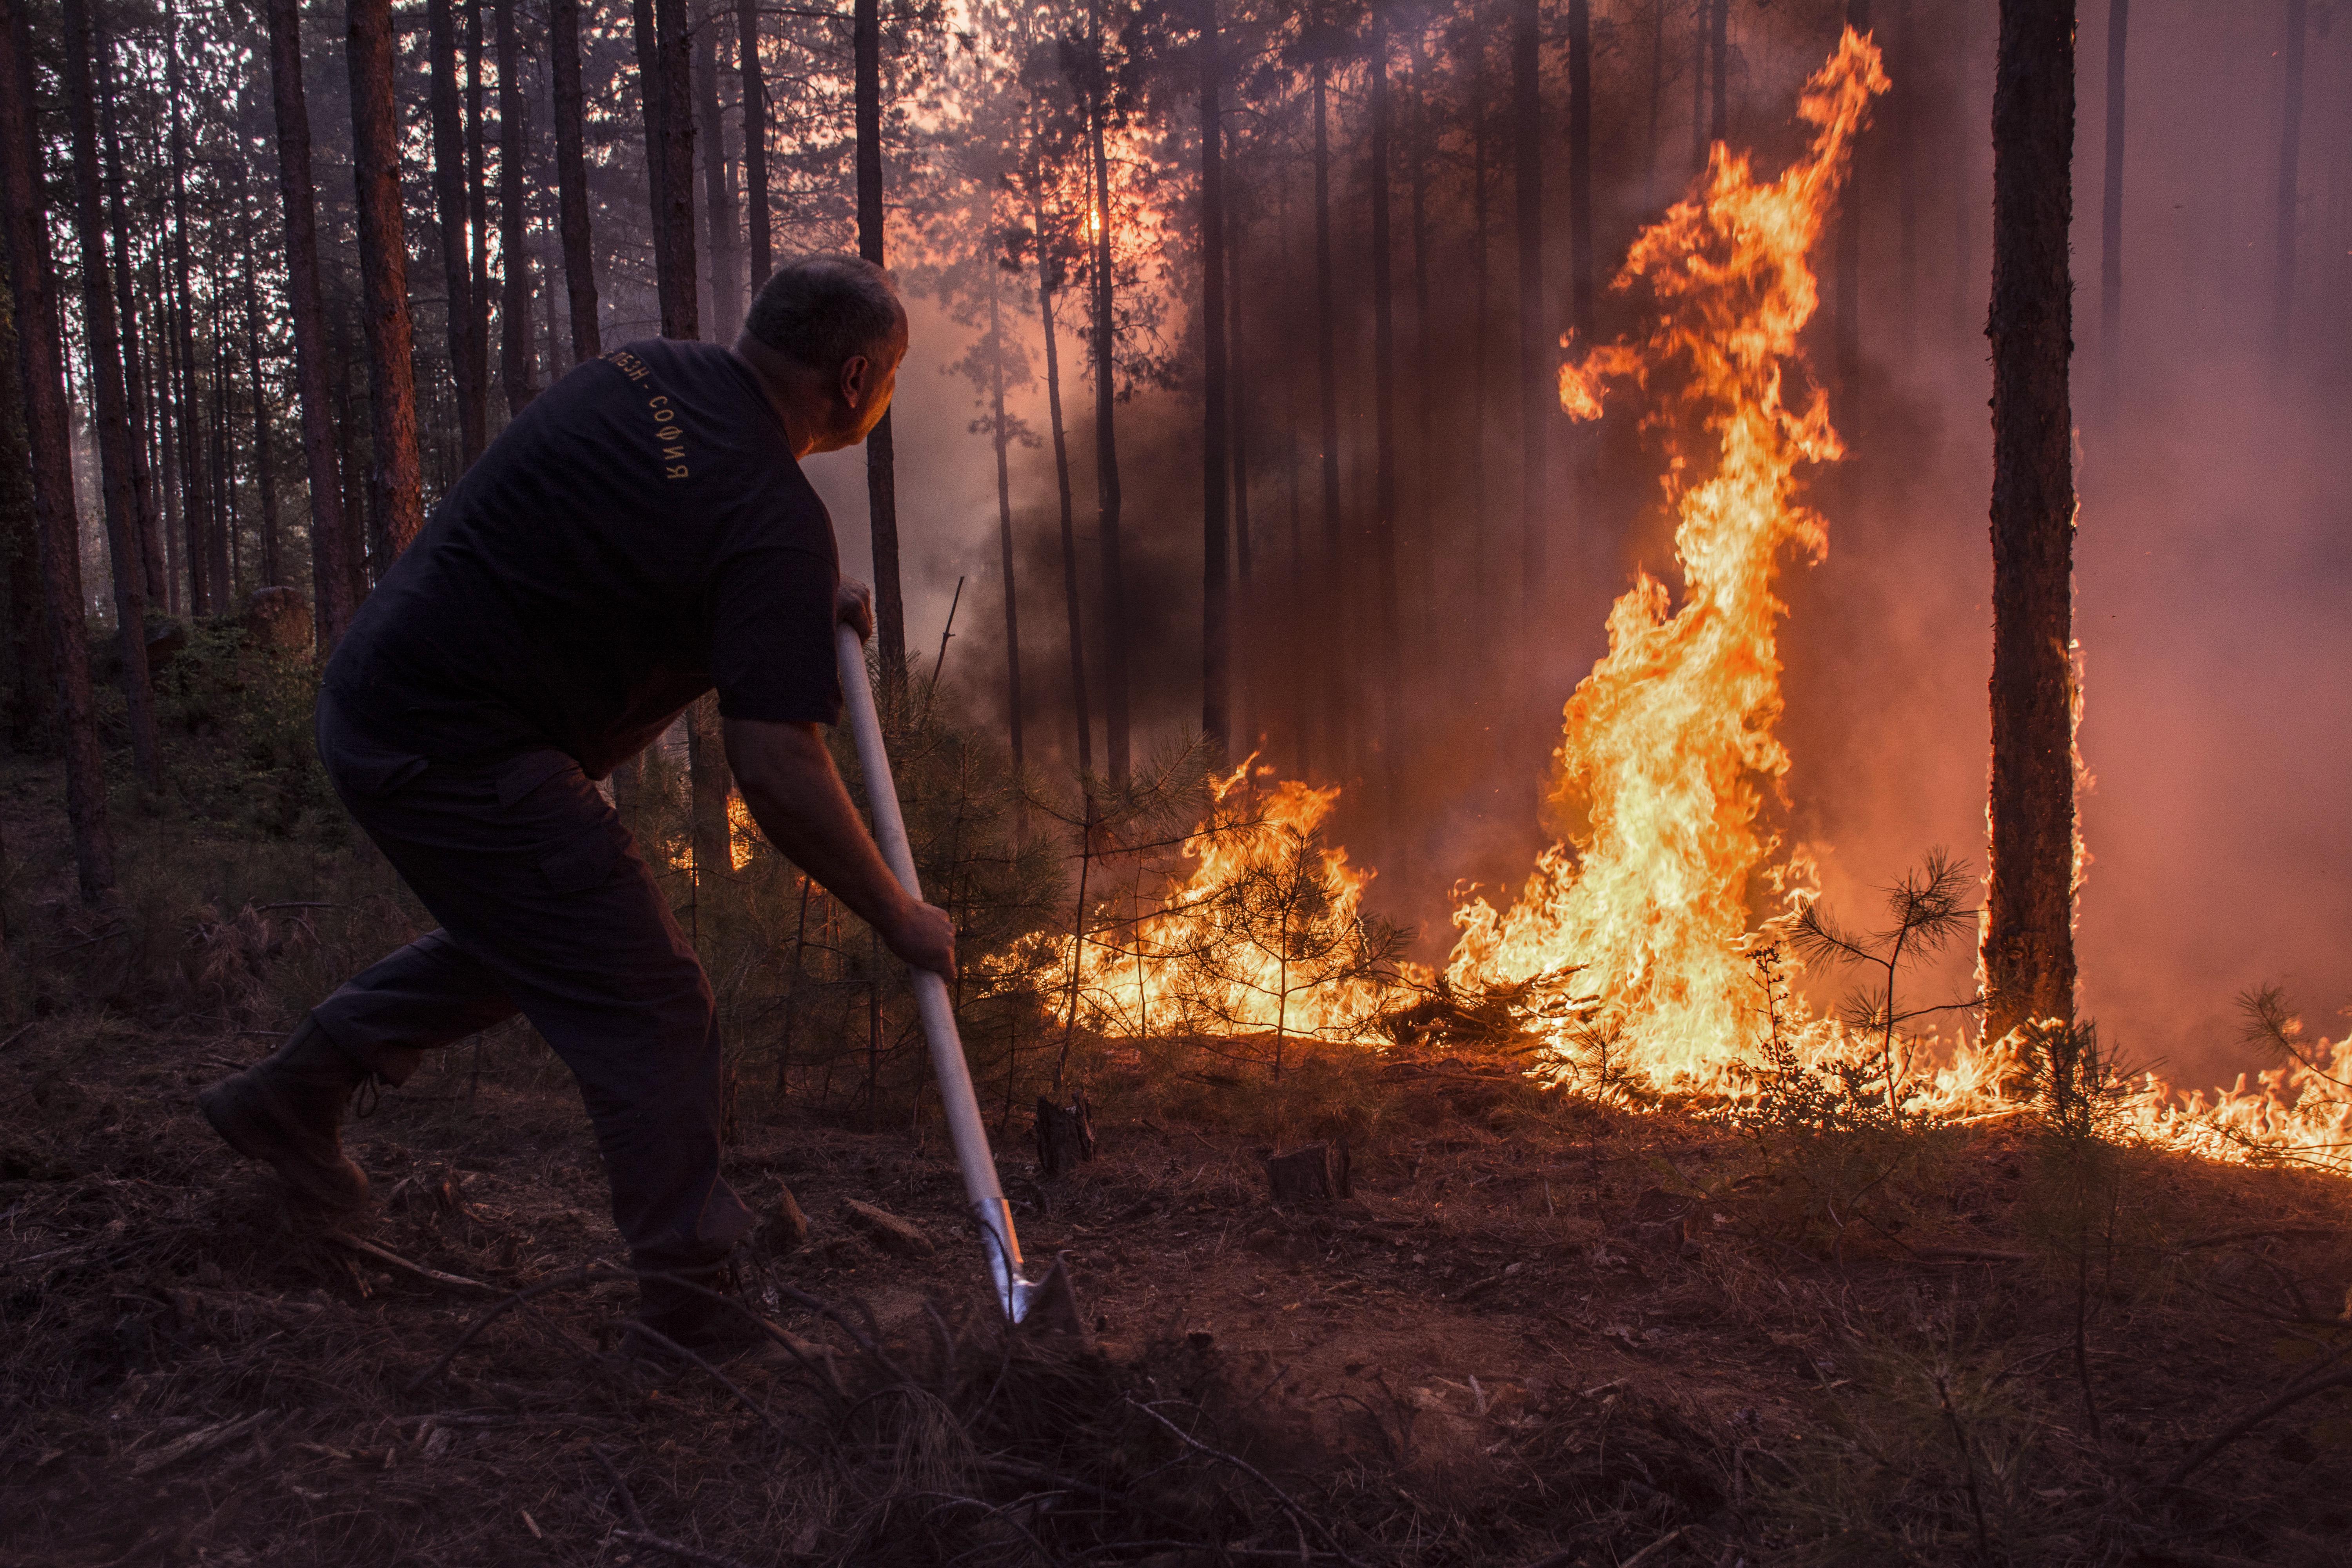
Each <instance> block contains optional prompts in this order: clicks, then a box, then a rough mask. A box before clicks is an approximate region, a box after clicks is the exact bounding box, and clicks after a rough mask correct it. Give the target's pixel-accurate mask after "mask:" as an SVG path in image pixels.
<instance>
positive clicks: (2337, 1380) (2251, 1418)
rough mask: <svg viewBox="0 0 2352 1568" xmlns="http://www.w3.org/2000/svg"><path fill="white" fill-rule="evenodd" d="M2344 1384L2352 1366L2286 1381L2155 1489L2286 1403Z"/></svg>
mask: <svg viewBox="0 0 2352 1568" xmlns="http://www.w3.org/2000/svg"><path fill="white" fill-rule="evenodd" d="M2337 1354H2338V1355H2341V1354H2342V1352H2337ZM2330 1359H2331V1360H2332V1359H2334V1358H2330ZM2347 1385H2352V1367H2337V1368H2336V1369H2335V1370H2333V1371H2323V1372H2317V1373H2312V1374H2311V1375H2310V1376H2307V1377H2305V1379H2304V1380H2303V1381H2302V1382H2300V1383H2295V1384H2289V1385H2288V1386H2287V1387H2286V1388H2285V1389H2284V1390H2282V1391H2281V1392H2280V1394H2279V1395H2278V1397H2277V1398H2275V1399H2273V1400H2271V1401H2270V1402H2269V1403H2268V1404H2266V1405H2261V1406H2259V1407H2257V1408H2255V1409H2253V1410H2252V1411H2249V1412H2248V1413H2247V1414H2246V1415H2242V1416H2240V1417H2239V1418H2238V1419H2237V1420H2235V1421H2233V1422H2231V1424H2230V1425H2229V1426H2225V1427H2223V1428H2222V1429H2221V1431H2219V1432H2216V1433H2214V1434H2213V1436H2210V1437H2208V1438H2206V1439H2205V1441H2203V1442H2202V1443H2200V1444H2198V1445H2197V1447H2194V1448H2191V1449H2190V1450H2189V1453H2188V1455H2187V1456H2186V1457H2185V1458H2182V1459H2181V1461H2180V1463H2179V1464H2177V1465H2175V1466H2173V1467H2172V1473H2171V1474H2169V1475H2168V1476H2166V1477H2165V1478H2164V1479H2163V1480H2162V1481H2160V1482H2158V1489H2159V1490H2163V1491H2169V1490H2171V1489H2173V1488H2174V1487H2177V1486H2179V1484H2180V1483H2181V1482H2183V1481H2185V1480H2187V1479H2189V1477H2190V1476H2193V1475H2195V1474H2196V1473H2197V1472H2198V1471H2199V1470H2200V1469H2203V1468H2205V1464H2206V1461H2208V1460H2209V1459H2210V1458H2212V1457H2213V1456H2214V1455H2216V1454H2218V1453H2220V1452H2221V1450H2222V1449H2224V1448H2226V1447H2229V1446H2230V1445H2231V1444H2232V1443H2234V1442H2236V1441H2237V1440H2238V1439H2239V1438H2241V1437H2242V1436H2245V1435H2246V1434H2247V1433H2249V1432H2251V1431H2252V1430H2253V1429H2254V1428H2255V1427H2257V1426H2261V1425H2262V1424H2263V1422H2265V1421H2267V1420H2269V1419H2270V1418H2271V1417H2272V1416H2273V1415H2277V1414H2278V1413H2279V1412H2280V1411H2282V1410H2284V1409H2285V1408H2286V1407H2287V1406H2288V1405H2300V1404H2302V1403H2303V1402H2304V1401H2305V1400H2306V1399H2308V1398H2310V1397H2311V1396H2312V1395H2313V1394H2325V1393H2326V1392H2327V1391H2328V1390H2329V1389H2331V1388H2343V1387H2346V1386H2347Z"/></svg>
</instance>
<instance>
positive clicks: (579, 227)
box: [547, 0, 604, 364]
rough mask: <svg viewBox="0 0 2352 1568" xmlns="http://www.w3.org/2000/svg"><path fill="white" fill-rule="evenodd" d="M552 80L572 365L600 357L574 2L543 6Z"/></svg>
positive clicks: (552, 2) (577, 10)
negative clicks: (570, 316)
mask: <svg viewBox="0 0 2352 1568" xmlns="http://www.w3.org/2000/svg"><path fill="white" fill-rule="evenodd" d="M547 28H548V49H549V52H550V53H551V55H552V56H553V57H554V58H553V61H552V67H553V75H554V79H555V185H556V202H557V206H558V210H559V214H560V216H559V221H560V223H561V225H562V232H563V286H564V292H565V295H566V297H567V298H568V299H569V300H570V302H571V306H572V363H574V364H586V363H588V362H589V361H590V360H592V359H598V358H601V357H603V355H604V334H603V333H602V332H601V331H599V330H598V328H597V325H596V259H595V258H596V252H595V246H594V242H593V237H592V236H591V234H590V232H589V226H588V158H587V149H586V137H585V136H584V135H583V132H582V127H581V121H580V100H581V97H582V92H581V85H580V0H548V12H547Z"/></svg>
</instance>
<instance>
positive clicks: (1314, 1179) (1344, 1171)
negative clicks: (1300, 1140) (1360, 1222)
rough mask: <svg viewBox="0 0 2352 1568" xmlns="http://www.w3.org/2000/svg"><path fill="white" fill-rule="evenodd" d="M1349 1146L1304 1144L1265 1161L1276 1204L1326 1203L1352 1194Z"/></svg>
mask: <svg viewBox="0 0 2352 1568" xmlns="http://www.w3.org/2000/svg"><path fill="white" fill-rule="evenodd" d="M1348 1166H1349V1160H1348V1145H1347V1144H1346V1143H1345V1142H1339V1143H1337V1144H1333V1143H1307V1144H1304V1145H1302V1146H1301V1147H1299V1148H1297V1149H1293V1150H1291V1151H1290V1152H1288V1153H1286V1154H1270V1155H1268V1156H1266V1160H1265V1181H1266V1186H1267V1189H1268V1192H1269V1194H1270V1195H1271V1196H1272V1198H1273V1200H1274V1202H1275V1204H1276V1205H1277V1206H1291V1205H1302V1204H1324V1203H1329V1202H1330V1201H1331V1200H1332V1199H1334V1198H1344V1197H1349V1196H1351V1195H1353V1194H1354V1191H1355V1188H1354V1184H1353V1183H1352V1182H1351V1181H1350V1180H1349V1169H1348Z"/></svg>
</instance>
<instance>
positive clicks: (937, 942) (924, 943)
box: [882, 899, 956, 980]
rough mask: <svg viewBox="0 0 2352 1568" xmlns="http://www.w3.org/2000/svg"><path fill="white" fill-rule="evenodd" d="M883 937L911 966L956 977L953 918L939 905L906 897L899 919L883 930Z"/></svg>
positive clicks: (948, 977)
mask: <svg viewBox="0 0 2352 1568" xmlns="http://www.w3.org/2000/svg"><path fill="white" fill-rule="evenodd" d="M882 940H883V942H885V943H886V944H887V946H888V947H889V949H890V951H891V952H895V953H897V954H898V956H899V957H900V958H902V959H904V960H905V961H906V962H907V963H909V964H911V965H912V966H913V967H915V968H917V969H928V970H929V971H930V972H931V973H934V974H938V975H941V976H944V977H945V978H947V979H949V980H953V979H954V978H955V976H956V951H955V921H952V920H950V919H949V918H948V912H947V910H943V909H940V907H939V906H938V905H936V904H924V903H918V902H916V901H915V900H911V899H910V900H908V901H907V903H906V905H905V907H904V908H903V909H902V910H900V912H899V914H898V919H897V920H895V921H892V922H891V923H890V924H889V925H888V926H887V927H886V928H885V929H884V930H883V931H882Z"/></svg>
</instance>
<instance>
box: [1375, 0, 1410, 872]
mask: <svg viewBox="0 0 2352 1568" xmlns="http://www.w3.org/2000/svg"><path fill="white" fill-rule="evenodd" d="M1388 55H1389V23H1388V10H1387V7H1386V5H1384V4H1383V3H1382V0H1373V5H1372V16H1371V38H1370V56H1371V58H1370V69H1371V118H1372V125H1371V132H1372V135H1371V141H1372V145H1371V154H1372V156H1371V170H1370V176H1371V185H1372V531H1371V532H1372V537H1371V541H1370V542H1371V547H1372V548H1371V555H1372V563H1371V564H1372V609H1373V614H1374V615H1375V616H1377V617H1378V619H1377V620H1376V622H1375V623H1374V627H1373V631H1374V635H1375V636H1376V637H1378V638H1379V642H1380V646H1379V648H1378V650H1377V651H1376V652H1375V653H1374V655H1373V657H1372V658H1371V659H1370V660H1369V661H1367V662H1368V666H1369V668H1370V670H1371V671H1372V673H1373V679H1374V680H1375V681H1376V682H1377V683H1378V684H1379V686H1380V705H1379V721H1380V728H1379V731H1378V732H1377V733H1375V734H1374V735H1373V737H1372V751H1373V752H1374V755H1375V758H1376V761H1375V763H1374V779H1375V781H1376V782H1375V784H1374V788H1375V789H1376V790H1377V791H1378V793H1379V795H1380V802H1381V813H1382V817H1383V822H1384V826H1393V825H1394V821H1395V816H1396V783H1397V779H1396V747H1397V739H1398V736H1397V694H1398V693H1397V689H1398V688H1399V687H1400V686H1401V685H1402V683H1403V671H1402V666H1401V661H1400V660H1399V658H1398V657H1397V653H1398V650H1397V636H1398V631H1397V569H1396V505H1397V477H1396V468H1397V463H1396V298H1395V296H1396V289H1395V280H1394V277H1393V267H1392V263H1391V249H1392V247H1391V236H1390V233H1389V58H1388Z"/></svg>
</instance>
